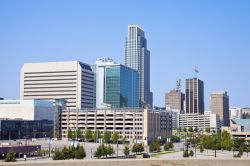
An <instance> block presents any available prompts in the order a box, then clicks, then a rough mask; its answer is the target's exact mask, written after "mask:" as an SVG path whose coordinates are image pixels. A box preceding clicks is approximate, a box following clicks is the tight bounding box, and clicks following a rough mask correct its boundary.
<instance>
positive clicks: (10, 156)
mask: <svg viewBox="0 0 250 166" xmlns="http://www.w3.org/2000/svg"><path fill="white" fill-rule="evenodd" d="M15 156H16V154H15V153H14V151H13V150H10V151H9V152H8V153H7V155H6V158H5V162H16V157H15Z"/></svg>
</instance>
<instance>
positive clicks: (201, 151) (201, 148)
mask: <svg viewBox="0 0 250 166" xmlns="http://www.w3.org/2000/svg"><path fill="white" fill-rule="evenodd" d="M199 148H200V153H203V152H204V147H203V145H200V146H199Z"/></svg>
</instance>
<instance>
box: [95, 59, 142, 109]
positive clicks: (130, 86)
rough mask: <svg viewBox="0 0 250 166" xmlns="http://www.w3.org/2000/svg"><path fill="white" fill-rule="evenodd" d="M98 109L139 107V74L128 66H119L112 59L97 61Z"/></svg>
mask: <svg viewBox="0 0 250 166" xmlns="http://www.w3.org/2000/svg"><path fill="white" fill-rule="evenodd" d="M95 77H96V78H95V80H96V81H95V82H96V87H95V89H96V95H95V96H96V108H102V107H105V106H107V104H109V105H110V107H115V108H122V107H129V108H134V107H137V108H138V107H139V76H138V72H137V71H136V70H134V69H132V68H129V67H127V66H124V65H121V64H117V63H115V62H114V61H113V60H112V59H109V58H102V59H99V60H97V61H96V67H95Z"/></svg>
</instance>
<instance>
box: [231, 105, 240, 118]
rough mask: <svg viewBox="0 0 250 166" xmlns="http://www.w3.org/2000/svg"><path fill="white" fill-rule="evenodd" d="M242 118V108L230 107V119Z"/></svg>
mask: <svg viewBox="0 0 250 166" xmlns="http://www.w3.org/2000/svg"><path fill="white" fill-rule="evenodd" d="M241 118H242V109H241V108H239V107H231V108H230V119H241Z"/></svg>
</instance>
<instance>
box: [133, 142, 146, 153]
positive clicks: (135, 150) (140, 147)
mask: <svg viewBox="0 0 250 166" xmlns="http://www.w3.org/2000/svg"><path fill="white" fill-rule="evenodd" d="M143 151H144V146H143V144H134V145H133V147H132V152H133V153H135V154H138V153H142V152H143Z"/></svg>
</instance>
